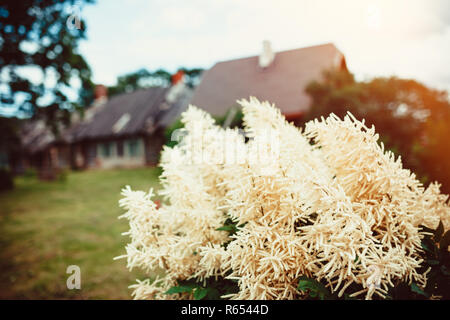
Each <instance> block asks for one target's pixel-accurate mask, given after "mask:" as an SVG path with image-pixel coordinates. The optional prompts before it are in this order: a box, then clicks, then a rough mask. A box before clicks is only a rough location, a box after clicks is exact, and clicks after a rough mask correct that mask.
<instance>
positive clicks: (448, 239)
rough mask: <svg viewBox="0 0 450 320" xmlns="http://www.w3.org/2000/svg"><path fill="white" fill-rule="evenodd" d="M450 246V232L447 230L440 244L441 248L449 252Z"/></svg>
mask: <svg viewBox="0 0 450 320" xmlns="http://www.w3.org/2000/svg"><path fill="white" fill-rule="evenodd" d="M449 245H450V230H447V232H446V233H444V236H443V237H442V239H441V241H440V242H439V248H440V249H441V250H443V251H447V248H448V246H449Z"/></svg>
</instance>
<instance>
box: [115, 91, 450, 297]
mask: <svg viewBox="0 0 450 320" xmlns="http://www.w3.org/2000/svg"><path fill="white" fill-rule="evenodd" d="M240 104H241V105H242V107H243V113H244V128H245V134H243V133H242V132H240V131H239V130H237V129H223V128H221V127H219V126H217V125H215V124H214V120H213V119H212V118H211V117H210V116H209V115H208V114H207V113H206V112H204V111H202V110H200V109H197V108H196V107H193V106H190V107H189V109H188V110H187V111H186V112H184V113H183V115H182V122H183V124H184V129H183V130H182V131H181V132H179V135H178V137H181V139H180V141H179V143H178V144H177V145H175V146H174V147H165V148H164V149H163V151H162V154H161V163H160V165H161V167H162V169H163V172H162V174H161V177H160V179H161V184H162V190H161V191H160V192H159V195H160V196H161V197H163V198H164V203H163V204H162V206H161V207H160V208H159V209H157V206H156V204H155V203H154V202H153V201H152V198H153V192H152V191H151V190H150V192H148V193H145V192H143V191H132V190H131V189H130V187H126V188H125V189H124V190H123V191H122V195H123V197H124V198H123V199H121V200H120V206H121V207H123V208H124V209H125V210H126V213H125V214H123V215H122V216H121V217H124V218H127V219H128V220H129V224H130V230H129V232H127V233H126V234H127V235H129V236H130V239H131V242H130V243H129V244H128V245H127V246H126V255H124V256H121V257H119V258H126V259H127V264H128V268H130V269H132V268H140V269H142V270H143V271H145V272H147V273H148V275H149V277H151V278H152V279H150V278H149V279H146V280H143V281H139V280H138V282H137V283H136V284H134V285H132V286H131V288H133V289H134V291H133V296H134V298H136V299H191V298H197V299H200V298H204V297H208V294H210V296H209V297H216V298H218V297H221V298H229V299H306V298H311V297H314V296H315V295H316V294H317V290H316V291H314V290H313V289H314V288H312V287H311V286H314V285H315V286H316V289H317V288H319V290H318V292H319V293H318V295H319V296H321V297H323V296H324V295H325V293H323V292H324V291H325V290H326V291H327V292H330V293H332V294H333V295H334V296H335V297H337V298H339V297H349V298H350V297H357V298H366V299H371V298H375V297H379V298H385V297H387V296H388V294H389V290H390V289H391V288H393V287H394V286H396V285H397V284H398V283H406V284H410V285H411V284H414V288H417V290H422V289H423V288H425V287H426V285H427V274H428V273H429V272H430V270H431V268H427V270H422V269H423V263H424V258H423V257H424V255H423V252H424V250H423V248H422V240H423V238H424V237H425V236H426V235H427V231H429V230H431V229H435V228H437V226H438V224H439V221H440V220H441V221H442V223H443V224H442V228H443V231H445V230H448V229H449V228H450V207H449V205H448V203H447V202H446V201H447V196H444V195H442V194H440V192H439V185H437V184H431V185H430V186H429V187H428V188H426V189H425V188H424V187H423V186H422V184H421V183H420V182H419V181H418V180H417V179H416V178H415V175H414V174H413V173H411V172H410V171H409V170H406V169H403V168H402V163H401V159H400V158H399V159H395V158H394V156H393V154H392V153H391V152H389V151H385V150H384V148H383V145H382V144H379V143H378V135H377V134H376V133H375V129H374V128H373V127H372V128H367V127H366V126H365V125H364V121H363V122H360V121H358V120H357V119H355V118H354V117H353V116H352V115H351V114H348V115H347V116H346V117H345V118H344V119H343V120H341V119H339V118H338V117H336V116H334V115H330V116H329V117H328V118H326V119H323V118H322V119H320V120H314V121H311V122H309V123H307V124H306V126H305V130H304V132H302V130H301V129H299V128H297V127H295V126H293V125H292V124H290V123H288V122H287V121H286V120H285V119H284V117H283V116H282V115H281V114H280V111H279V110H278V109H277V108H275V107H274V106H271V105H270V104H269V103H267V102H265V103H260V102H259V101H258V100H256V99H255V98H251V99H250V100H249V101H246V100H243V101H240ZM422 226H424V227H426V228H424V227H422ZM441 237H442V235H441ZM444 237H447V238H448V233H446V235H445V236H444ZM446 244H448V243H446ZM444 249H445V250H447V248H446V247H445V248H444ZM311 280H312V281H313V282H311ZM305 281H306V282H305ZM321 290H322V291H321ZM321 292H322V293H321ZM212 293H214V294H212Z"/></svg>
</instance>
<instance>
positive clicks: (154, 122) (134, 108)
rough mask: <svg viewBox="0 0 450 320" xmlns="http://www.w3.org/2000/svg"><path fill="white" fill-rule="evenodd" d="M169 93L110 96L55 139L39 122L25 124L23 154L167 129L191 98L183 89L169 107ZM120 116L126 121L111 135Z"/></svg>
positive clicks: (144, 91)
mask: <svg viewBox="0 0 450 320" xmlns="http://www.w3.org/2000/svg"><path fill="white" fill-rule="evenodd" d="M169 90H171V88H170V87H169V88H166V87H152V88H148V89H141V90H137V91H134V92H131V93H125V94H120V95H117V96H114V97H112V98H111V99H110V100H107V101H106V103H104V104H101V105H94V106H92V107H91V108H94V109H91V111H94V112H91V113H92V114H93V116H92V118H90V119H89V120H84V121H81V122H77V123H73V124H72V125H71V126H70V127H69V128H67V129H66V130H64V131H63V132H62V133H61V136H60V137H59V138H58V139H56V138H55V136H54V135H53V134H52V133H51V130H50V129H49V128H48V127H47V126H46V125H45V123H44V122H43V121H42V120H29V121H26V122H24V124H23V125H22V127H21V143H22V147H23V149H24V150H25V151H26V152H29V153H35V152H39V151H42V150H44V149H45V148H47V147H48V146H49V145H51V144H53V143H56V142H64V143H72V142H76V141H81V140H90V139H102V138H108V137H120V136H134V135H142V134H144V135H145V134H147V135H150V134H152V133H153V132H154V131H155V130H157V129H158V128H165V127H167V126H169V125H171V124H172V123H173V122H174V121H175V120H176V119H177V118H178V116H179V115H180V114H181V112H183V111H184V110H185V109H186V108H187V105H188V103H189V101H190V99H191V97H192V90H191V89H189V88H187V87H186V88H184V89H183V90H182V91H181V92H180V93H179V95H178V96H177V97H176V100H175V101H174V102H173V103H169V102H168V101H167V99H166V96H167V93H168V92H169ZM124 114H129V120H128V121H127V122H126V124H125V125H124V126H123V127H122V128H121V129H120V130H118V131H114V130H113V127H114V125H115V124H116V123H117V121H118V120H119V119H120V118H121V117H122V116H123V115H124Z"/></svg>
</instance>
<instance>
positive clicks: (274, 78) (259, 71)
mask: <svg viewBox="0 0 450 320" xmlns="http://www.w3.org/2000/svg"><path fill="white" fill-rule="evenodd" d="M342 59H344V56H343V55H342V53H340V52H339V50H338V49H337V48H336V47H335V46H334V45H333V44H331V43H329V44H323V45H318V46H312V47H306V48H300V49H295V50H288V51H282V52H277V53H276V54H275V59H274V61H273V62H272V64H271V65H269V66H268V67H267V68H264V69H263V68H261V67H260V66H259V64H258V56H253V57H248V58H242V59H236V60H230V61H223V62H219V63H217V64H215V65H214V66H213V67H212V68H211V69H209V70H208V71H206V72H204V74H203V77H202V81H201V82H200V84H199V86H198V87H197V88H196V90H195V92H194V96H193V98H192V101H191V103H192V104H193V105H195V106H197V107H200V108H203V109H205V110H206V111H208V112H210V113H212V114H213V115H223V114H224V113H225V112H226V111H227V110H228V108H230V107H232V106H234V105H236V100H240V99H242V98H247V99H248V98H249V97H250V96H255V97H256V98H258V99H259V100H263V101H265V100H267V101H269V102H271V103H275V105H276V106H277V107H278V108H280V109H281V111H282V112H283V113H284V114H286V115H289V114H301V113H303V112H305V111H307V109H308V108H309V106H310V103H311V101H310V97H309V96H308V95H307V94H306V93H305V92H304V88H305V87H306V85H307V84H308V83H309V82H310V81H312V80H317V79H319V78H320V77H321V75H322V71H323V70H324V69H328V68H330V67H333V66H340V64H341V63H342V61H345V60H342Z"/></svg>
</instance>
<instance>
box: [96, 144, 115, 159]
mask: <svg viewBox="0 0 450 320" xmlns="http://www.w3.org/2000/svg"><path fill="white" fill-rule="evenodd" d="M99 146H100V152H99V153H100V157H102V158H109V157H111V156H112V155H113V148H114V143H113V142H106V143H101V144H100V145H99Z"/></svg>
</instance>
